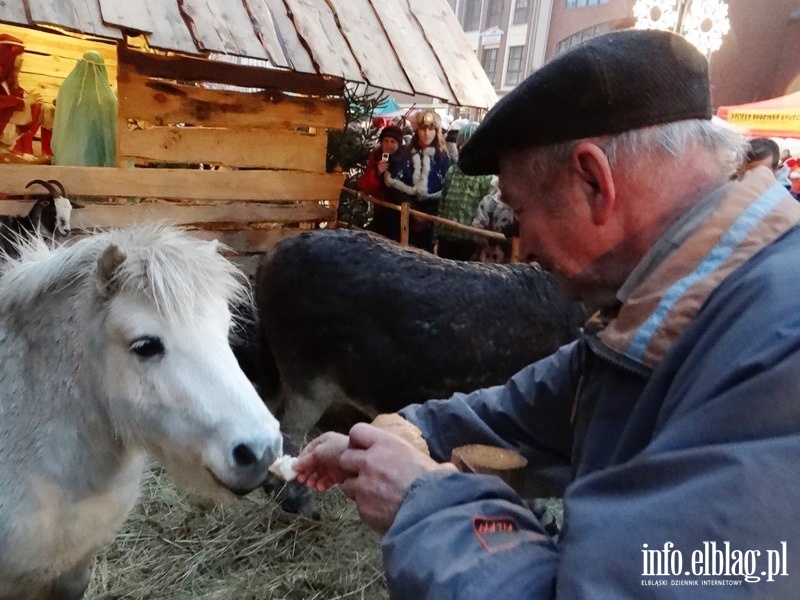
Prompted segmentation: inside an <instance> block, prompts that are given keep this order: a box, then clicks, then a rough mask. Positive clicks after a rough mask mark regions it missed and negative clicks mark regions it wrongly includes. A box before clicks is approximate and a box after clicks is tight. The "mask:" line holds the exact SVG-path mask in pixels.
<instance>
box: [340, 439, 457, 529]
mask: <svg viewBox="0 0 800 600" xmlns="http://www.w3.org/2000/svg"><path fill="white" fill-rule="evenodd" d="M349 439H350V444H349V448H347V449H346V450H344V451H343V452H342V453H341V455H340V457H339V467H340V469H341V470H342V472H345V473H351V474H353V475H352V476H351V477H348V478H347V479H345V480H344V481H343V482H342V491H344V493H345V494H346V495H347V496H348V497H349V498H351V499H352V500H353V501H354V502H355V503H356V506H357V507H358V513H359V515H361V519H362V520H363V521H364V523H366V524H367V525H369V526H370V527H371V528H372V529H374V530H375V531H377V532H378V533H381V534H383V533H386V531H387V530H388V529H389V527H390V526H391V525H392V523H393V522H394V518H395V516H396V515H397V511H398V510H399V508H400V503H401V502H402V500H403V498H404V497H405V495H406V492H407V491H408V488H409V487H410V486H411V484H412V483H413V482H414V480H416V479H417V478H418V477H420V476H421V475H424V474H425V473H427V472H429V471H435V470H440V469H445V470H452V471H455V470H456V468H455V467H454V466H453V465H451V464H449V463H445V464H439V463H437V462H436V461H434V460H433V459H432V458H431V457H430V456H427V455H426V454H423V453H422V452H420V451H419V450H417V449H415V448H414V447H413V446H411V445H410V444H409V443H408V442H406V441H405V440H403V439H401V438H399V437H397V436H396V435H394V434H392V433H389V432H387V431H384V430H382V429H379V428H377V427H374V426H372V425H367V424H366V423H358V424H356V425H354V426H353V428H352V429H351V430H350V438H349Z"/></svg>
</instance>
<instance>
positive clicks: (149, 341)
mask: <svg viewBox="0 0 800 600" xmlns="http://www.w3.org/2000/svg"><path fill="white" fill-rule="evenodd" d="M130 350H131V352H133V353H134V354H136V355H138V356H141V357H142V358H150V357H151V356H158V355H160V354H164V344H162V343H161V340H160V339H158V338H157V337H153V336H152V335H145V336H142V337H140V338H137V339H135V340H133V342H131V345H130Z"/></svg>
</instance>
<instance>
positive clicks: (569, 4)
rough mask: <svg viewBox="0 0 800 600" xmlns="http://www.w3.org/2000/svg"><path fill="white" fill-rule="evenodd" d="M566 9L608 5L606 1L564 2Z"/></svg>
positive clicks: (569, 0) (576, 0) (571, 0)
mask: <svg viewBox="0 0 800 600" xmlns="http://www.w3.org/2000/svg"><path fill="white" fill-rule="evenodd" d="M566 2H567V8H585V7H587V6H597V5H598V4H608V0H566Z"/></svg>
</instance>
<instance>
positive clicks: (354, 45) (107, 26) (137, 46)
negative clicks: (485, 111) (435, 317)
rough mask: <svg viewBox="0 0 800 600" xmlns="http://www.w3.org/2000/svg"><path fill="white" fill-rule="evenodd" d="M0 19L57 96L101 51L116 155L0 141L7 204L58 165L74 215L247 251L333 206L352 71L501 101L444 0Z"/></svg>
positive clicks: (88, 4) (235, 2)
mask: <svg viewBox="0 0 800 600" xmlns="http://www.w3.org/2000/svg"><path fill="white" fill-rule="evenodd" d="M2 33H5V34H10V35H12V36H14V37H16V38H19V39H21V40H22V41H23V43H24V54H23V55H22V65H21V72H20V73H19V76H18V81H19V84H20V86H21V87H22V88H24V89H25V90H26V91H27V92H28V93H31V92H34V91H35V93H36V94H38V96H39V97H40V98H41V103H42V104H44V105H45V106H47V105H48V103H49V104H52V102H53V99H54V98H55V97H56V94H57V92H58V89H59V86H60V84H61V82H62V81H63V79H64V78H65V77H66V76H67V75H68V74H69V73H70V72H71V70H72V69H73V67H74V65H75V64H76V61H77V60H78V59H80V58H81V56H82V55H83V53H84V52H86V51H87V50H95V51H97V52H99V53H100V54H101V55H102V56H103V59H104V61H105V65H106V67H107V69H108V73H109V79H110V82H111V85H112V87H113V88H114V89H115V91H116V92H117V96H118V112H117V124H116V147H117V158H118V161H117V165H116V167H87V166H55V165H49V164H43V163H44V162H46V161H44V160H40V159H35V160H24V159H19V158H18V157H14V156H11V155H9V154H8V153H5V154H3V155H0V198H5V200H2V201H0V214H21V213H24V212H25V211H26V210H27V209H28V207H29V206H30V196H26V195H25V194H26V192H28V190H26V188H25V186H26V184H27V183H28V182H30V181H31V180H33V179H56V180H58V181H60V182H61V183H62V184H63V185H64V187H65V188H66V190H67V192H68V195H70V197H80V198H81V204H82V206H83V208H80V209H79V210H76V211H74V212H73V226H76V227H87V228H91V227H109V226H120V225H125V224H127V223H130V222H135V221H141V220H148V219H163V220H167V221H170V222H174V223H178V224H181V225H186V226H189V227H191V228H192V229H194V230H196V232H197V234H198V235H200V236H204V237H209V238H219V239H220V240H221V241H223V242H225V243H227V244H228V245H230V246H231V247H232V248H234V249H235V250H238V251H240V252H259V251H263V250H265V249H268V248H269V247H270V246H271V245H272V244H274V243H275V242H276V241H277V240H278V239H279V238H280V236H281V235H283V233H285V231H286V230H292V229H298V228H311V227H314V226H315V224H319V223H322V222H330V223H333V222H335V215H336V209H337V203H338V198H339V193H340V188H341V185H342V180H343V178H342V175H341V174H338V173H326V172H325V164H326V160H325V159H326V143H327V130H328V129H338V128H341V127H342V126H343V124H344V86H345V82H347V81H350V82H360V83H364V84H367V85H369V86H372V87H376V88H382V89H385V90H392V91H399V92H404V93H408V94H419V95H426V96H433V97H436V98H440V99H442V100H443V101H445V102H447V103H449V104H453V105H459V106H469V107H479V108H487V107H489V106H491V105H492V104H493V103H494V102H495V101H496V96H495V92H494V90H493V89H492V86H491V84H490V83H489V81H488V79H487V78H486V76H485V74H484V72H483V70H482V68H481V66H480V64H479V63H478V61H477V59H476V57H475V55H474V53H473V51H472V49H471V48H470V46H469V43H468V41H467V40H466V38H465V36H464V34H463V32H462V30H461V28H460V26H459V24H458V21H457V19H456V17H455V15H454V14H453V12H452V10H451V9H450V7H449V5H448V3H447V1H446V0H60V1H58V2H54V1H53V0H3V1H2V2H0V34H2ZM0 83H2V82H0ZM56 110H57V108H56ZM15 199H16V201H15Z"/></svg>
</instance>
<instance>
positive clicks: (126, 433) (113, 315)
mask: <svg viewBox="0 0 800 600" xmlns="http://www.w3.org/2000/svg"><path fill="white" fill-rule="evenodd" d="M37 263H39V264H38V265H37ZM26 267H29V269H26ZM26 271H30V273H28V275H29V277H27V278H26ZM33 271H35V277H32V275H33ZM9 278H11V280H9ZM34 279H35V281H36V283H35V284H33V283H30V281H33V280H34ZM15 280H16V281H15ZM29 280H30V281H29ZM3 283H4V285H3V286H2V288H3V290H8V289H9V287H13V288H15V289H14V291H13V292H4V294H5V297H4V296H3V295H0V306H3V305H5V306H6V307H7V308H8V304H9V298H10V297H11V298H15V301H16V302H23V303H24V302H29V303H31V304H33V303H35V296H37V295H38V294H41V293H42V290H45V289H49V290H51V291H52V290H57V289H59V288H60V289H61V292H60V294H59V295H58V298H57V301H58V302H67V303H69V304H71V306H70V307H69V312H72V313H73V314H74V315H75V316H74V317H73V318H74V319H75V321H76V323H77V326H76V331H75V332H74V335H75V341H73V342H72V344H73V345H74V346H75V347H76V348H78V350H77V352H78V358H77V359H76V362H77V363H78V364H76V365H74V369H76V370H77V371H78V373H79V377H78V379H77V381H76V384H75V385H77V386H78V387H79V388H80V389H81V393H82V394H83V395H85V396H89V397H90V398H87V399H86V402H87V407H86V410H87V411H88V410H92V409H91V408H90V406H98V407H99V412H100V413H101V414H103V415H106V416H107V418H108V420H109V421H110V425H111V427H112V428H113V430H114V431H113V433H114V435H115V436H116V437H117V438H118V439H119V440H120V441H121V443H122V444H123V445H124V446H126V447H130V448H143V449H145V450H147V451H148V452H149V453H150V454H152V455H154V456H155V457H156V458H157V459H158V460H159V462H161V463H163V464H164V466H165V467H167V469H168V470H169V471H171V472H172V473H173V474H174V475H175V476H176V477H177V478H178V479H179V480H182V481H183V482H184V483H189V484H190V485H192V486H193V487H195V488H199V489H200V490H201V491H206V492H213V491H214V490H215V489H219V487H220V486H221V487H224V488H227V489H228V490H231V491H233V492H235V493H246V492H248V491H250V490H252V489H254V488H255V487H257V486H258V485H259V484H260V483H261V482H262V481H263V479H264V478H265V476H266V473H267V467H268V466H269V464H271V462H272V461H273V460H274V459H275V458H276V457H277V456H279V455H280V454H281V446H282V438H281V434H280V429H279V425H278V422H277V420H276V419H275V418H274V417H273V416H272V414H270V412H269V411H268V410H267V408H266V407H265V405H264V403H263V402H262V400H261V398H260V397H259V396H258V394H257V393H256V391H255V389H254V388H253V386H252V384H251V383H250V382H249V381H248V379H247V378H246V377H245V375H244V374H243V373H242V371H241V369H240V368H239V366H238V364H237V362H236V359H235V358H234V355H233V352H232V351H231V348H230V346H229V344H228V333H229V329H230V325H231V315H230V311H229V308H228V307H229V305H231V304H232V303H235V302H236V301H237V300H239V299H241V298H243V297H246V295H247V294H248V293H249V291H248V288H247V286H246V278H244V276H243V275H242V274H241V273H240V272H239V271H238V269H236V267H235V266H233V265H232V263H230V261H228V260H227V259H225V258H224V257H223V256H221V255H220V254H219V253H218V251H217V244H216V243H209V242H204V241H200V240H197V239H195V238H192V237H191V236H189V235H187V234H185V233H183V232H181V231H180V230H179V229H176V228H172V227H167V226H164V225H161V224H146V225H136V226H132V227H128V228H125V229H120V230H114V231H109V232H105V233H98V234H96V235H92V236H89V237H86V238H84V239H81V240H79V241H78V242H76V243H75V244H73V245H71V246H67V247H63V248H60V249H57V250H55V251H50V250H48V249H47V248H43V247H42V246H41V244H40V245H38V246H37V245H36V244H35V243H34V244H32V245H31V247H30V248H27V249H25V248H23V249H22V256H21V257H20V259H19V260H18V261H16V264H12V265H11V266H10V267H7V271H6V273H5V274H4V275H3ZM64 327H69V325H64ZM71 335H72V334H71ZM89 403H93V404H91V405H90V404H89ZM87 443H90V442H89V441H87Z"/></svg>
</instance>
